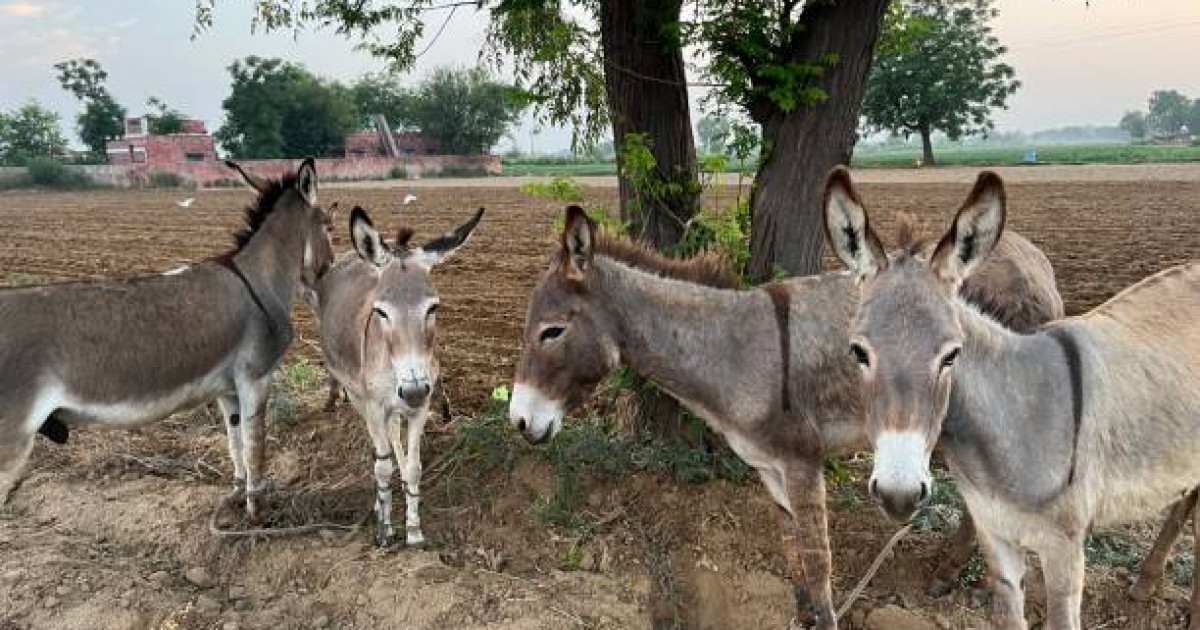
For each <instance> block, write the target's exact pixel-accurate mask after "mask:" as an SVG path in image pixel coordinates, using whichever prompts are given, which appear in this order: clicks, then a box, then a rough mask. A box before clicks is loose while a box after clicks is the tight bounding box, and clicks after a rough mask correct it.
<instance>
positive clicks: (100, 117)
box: [54, 59, 125, 160]
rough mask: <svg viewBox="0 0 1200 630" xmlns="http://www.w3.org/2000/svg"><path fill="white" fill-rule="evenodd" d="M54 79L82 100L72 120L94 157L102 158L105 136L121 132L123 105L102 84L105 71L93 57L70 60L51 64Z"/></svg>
mask: <svg viewBox="0 0 1200 630" xmlns="http://www.w3.org/2000/svg"><path fill="white" fill-rule="evenodd" d="M54 69H55V70H58V82H59V83H60V84H61V85H62V87H63V89H64V90H67V91H68V92H71V93H72V94H74V95H75V98H77V99H79V101H80V102H82V103H83V112H82V113H80V114H79V117H78V118H76V120H75V122H76V125H77V129H78V131H79V137H80V139H82V140H83V143H84V144H85V145H87V147H88V149H89V150H90V151H91V152H92V156H93V157H95V158H96V159H101V160H102V159H106V158H107V150H108V139H109V138H114V137H120V136H122V135H124V134H125V108H124V107H121V105H120V104H118V103H117V101H116V99H115V98H113V95H112V93H111V92H109V91H108V88H107V87H105V85H104V82H105V81H106V80H107V79H108V73H107V72H105V71H104V69H103V68H101V67H100V64H99V63H97V62H96V60H94V59H71V60H69V61H64V62H61V63H57V64H54Z"/></svg>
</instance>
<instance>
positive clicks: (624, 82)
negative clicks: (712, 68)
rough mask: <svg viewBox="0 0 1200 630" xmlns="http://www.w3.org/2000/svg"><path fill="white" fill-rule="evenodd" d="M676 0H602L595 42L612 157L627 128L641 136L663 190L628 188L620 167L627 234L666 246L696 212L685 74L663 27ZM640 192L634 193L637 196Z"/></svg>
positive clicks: (675, 10)
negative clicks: (609, 124)
mask: <svg viewBox="0 0 1200 630" xmlns="http://www.w3.org/2000/svg"><path fill="white" fill-rule="evenodd" d="M682 4H683V2H682V0H603V2H601V3H600V42H601V45H602V47H603V53H604V82H605V87H606V91H607V96H608V106H609V114H610V117H611V119H612V127H613V146H615V147H616V149H617V155H618V158H619V157H620V155H621V150H622V148H623V147H624V146H625V138H626V136H627V135H628V134H644V135H645V136H646V140H647V142H648V143H649V145H650V151H651V153H652V154H653V155H654V159H655V162H656V169H655V170H656V172H655V175H654V176H655V179H656V180H658V181H659V182H663V183H668V184H678V186H670V187H669V188H670V192H663V190H662V188H663V187H661V186H659V187H656V188H659V189H660V193H661V194H650V193H649V192H648V191H638V190H634V187H633V186H632V185H631V184H630V182H629V180H628V179H627V178H626V177H625V172H624V171H625V167H623V166H620V165H619V166H618V168H619V169H621V172H620V175H621V178H620V186H621V217H622V218H623V219H624V220H625V221H627V222H628V223H629V226H630V229H629V231H630V234H632V235H633V236H634V237H635V238H638V239H640V240H644V241H647V242H649V243H652V244H654V246H655V247H656V248H658V249H663V248H666V247H670V246H671V245H674V244H675V243H677V242H678V241H679V239H680V237H682V236H683V226H684V224H685V223H686V222H687V220H688V219H690V218H691V217H692V215H693V214H695V212H696V207H697V205H698V201H699V188H698V186H697V185H696V170H697V169H696V147H695V143H694V141H693V139H692V117H691V111H690V106H689V104H688V94H687V73H686V68H685V67H684V63H683V49H682V47H681V46H680V42H679V40H678V38H677V37H676V36H674V35H672V34H671V33H670V32H668V31H667V30H666V29H667V28H668V26H669V25H671V24H675V23H678V21H679V12H680V9H681V7H682ZM639 193H640V194H639Z"/></svg>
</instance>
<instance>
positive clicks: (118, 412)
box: [31, 371, 234, 428]
mask: <svg viewBox="0 0 1200 630" xmlns="http://www.w3.org/2000/svg"><path fill="white" fill-rule="evenodd" d="M233 391H234V388H233V382H232V380H231V379H229V378H227V377H226V375H225V374H224V373H223V371H216V372H214V373H213V374H210V375H207V376H205V377H204V378H202V379H199V380H197V381H194V382H191V383H187V384H185V385H182V386H179V387H175V388H172V389H169V390H166V391H147V392H139V393H137V394H134V395H127V396H125V397H123V398H124V399H123V400H105V401H97V400H90V399H89V397H87V396H82V395H80V394H79V393H77V392H75V391H72V388H71V387H70V386H69V384H61V383H56V384H54V385H53V386H51V387H47V388H44V390H43V392H42V401H41V403H42V404H40V405H39V406H40V407H42V408H43V409H51V410H52V411H51V415H50V417H51V418H53V419H54V420H57V421H59V422H62V423H63V424H65V425H67V426H69V427H111V428H130V427H135V426H138V425H141V424H146V423H149V422H153V421H155V420H161V419H163V418H166V417H167V416H169V415H171V414H173V413H175V412H177V411H182V410H184V409H188V408H191V407H195V406H197V405H201V404H203V403H206V402H208V401H210V400H213V399H214V398H217V397H218V396H221V395H225V394H230V393H233ZM44 419H45V418H42V420H44ZM31 421H32V422H37V423H39V424H40V421H39V420H38V419H36V418H33V419H31Z"/></svg>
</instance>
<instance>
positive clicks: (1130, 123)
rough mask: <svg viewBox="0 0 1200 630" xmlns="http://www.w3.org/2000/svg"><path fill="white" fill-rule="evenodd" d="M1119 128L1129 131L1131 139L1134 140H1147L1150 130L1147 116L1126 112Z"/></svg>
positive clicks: (1140, 113)
mask: <svg viewBox="0 0 1200 630" xmlns="http://www.w3.org/2000/svg"><path fill="white" fill-rule="evenodd" d="M1118 126H1120V127H1121V129H1124V130H1125V131H1128V132H1129V137H1130V138H1132V139H1134V140H1145V139H1146V134H1147V133H1148V132H1149V129H1150V126H1149V124H1147V123H1146V115H1145V114H1143V113H1142V112H1138V111H1132V112H1125V115H1124V116H1121V122H1120V123H1119V125H1118Z"/></svg>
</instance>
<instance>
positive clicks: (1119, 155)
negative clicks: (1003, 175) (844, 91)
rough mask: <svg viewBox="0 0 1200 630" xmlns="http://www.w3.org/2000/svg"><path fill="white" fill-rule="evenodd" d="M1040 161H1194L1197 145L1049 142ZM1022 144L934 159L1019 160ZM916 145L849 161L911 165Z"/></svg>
mask: <svg viewBox="0 0 1200 630" xmlns="http://www.w3.org/2000/svg"><path fill="white" fill-rule="evenodd" d="M1037 152H1038V153H1037V156H1038V163H1041V164H1148V163H1157V162H1198V161H1200V150H1198V148H1197V147H1182V146H1149V145H1129V144H1080V145H1051V146H1039V147H1038V148H1037ZM1024 153H1025V147H1024V146H992V145H980V146H955V147H943V148H941V149H939V152H938V161H939V162H940V163H942V164H947V165H950V164H953V165H960V166H997V165H1006V164H1007V165H1018V164H1021V159H1022V155H1023V154H1024ZM920 155H921V153H920V149H916V148H913V147H907V146H904V147H899V148H886V149H865V148H864V149H858V150H855V152H854V160H853V161H852V162H851V165H852V166H854V167H855V168H897V167H900V168H904V167H912V166H913V164H914V163H915V161H916V159H917V158H918V157H920Z"/></svg>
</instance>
